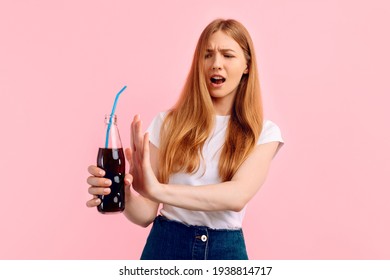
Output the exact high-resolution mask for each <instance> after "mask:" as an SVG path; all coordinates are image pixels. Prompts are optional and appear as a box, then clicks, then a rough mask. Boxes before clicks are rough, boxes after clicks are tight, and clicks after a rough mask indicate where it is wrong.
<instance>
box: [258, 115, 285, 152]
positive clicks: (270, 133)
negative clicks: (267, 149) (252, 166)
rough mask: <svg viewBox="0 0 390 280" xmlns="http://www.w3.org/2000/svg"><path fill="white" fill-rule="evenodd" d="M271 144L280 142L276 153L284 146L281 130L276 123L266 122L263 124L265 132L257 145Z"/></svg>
mask: <svg viewBox="0 0 390 280" xmlns="http://www.w3.org/2000/svg"><path fill="white" fill-rule="evenodd" d="M270 142H279V146H278V149H277V151H276V153H277V152H278V151H279V149H280V148H281V147H282V146H283V144H284V140H283V138H282V133H281V131H280V128H279V127H278V126H277V125H276V124H275V123H274V122H272V121H270V120H266V121H265V122H264V124H263V130H262V131H261V134H260V137H259V140H257V145H260V144H266V143H270ZM276 153H275V155H276Z"/></svg>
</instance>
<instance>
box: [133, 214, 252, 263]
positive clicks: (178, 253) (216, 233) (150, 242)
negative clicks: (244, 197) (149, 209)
mask: <svg viewBox="0 0 390 280" xmlns="http://www.w3.org/2000/svg"><path fill="white" fill-rule="evenodd" d="M247 259H248V255H247V252H246V246H245V240H244V235H243V232H242V229H237V230H236V229H234V230H230V229H211V228H208V227H205V226H189V225H185V224H182V223H180V222H176V221H171V220H168V219H167V218H165V217H163V216H158V217H156V219H155V220H154V222H153V227H152V229H151V231H150V234H149V236H148V239H147V241H146V245H145V247H144V250H143V252H142V255H141V260H247Z"/></svg>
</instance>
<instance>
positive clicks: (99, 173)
mask: <svg viewBox="0 0 390 280" xmlns="http://www.w3.org/2000/svg"><path fill="white" fill-rule="evenodd" d="M88 172H89V173H90V174H91V176H89V177H88V179H87V183H88V184H89V185H90V186H89V188H88V193H89V194H91V195H92V199H90V200H88V201H87V207H96V206H99V205H100V203H101V202H102V201H101V200H100V198H99V197H98V195H108V194H109V193H110V192H111V189H110V186H111V180H110V179H107V178H104V175H105V173H106V172H105V171H104V170H103V169H101V168H99V167H97V166H95V165H90V166H89V167H88ZM132 182H133V176H131V175H130V174H125V182H124V184H125V198H126V201H128V200H129V197H130V195H131V191H130V186H131V183H132Z"/></svg>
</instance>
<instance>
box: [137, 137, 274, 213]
mask: <svg viewBox="0 0 390 280" xmlns="http://www.w3.org/2000/svg"><path fill="white" fill-rule="evenodd" d="M143 142H144V143H145V144H144V145H143V151H142V158H143V159H142V168H143V174H144V186H143V188H141V189H137V191H138V192H140V193H141V194H142V195H143V196H145V197H148V198H149V199H151V200H153V201H156V202H161V203H166V204H169V205H173V206H177V207H181V208H185V209H189V210H198V211H218V210H231V211H240V210H241V209H242V208H243V207H244V206H245V205H246V204H247V203H248V201H249V200H250V199H251V198H252V197H253V196H254V195H255V194H256V192H257V191H258V190H259V188H260V187H261V185H262V184H263V183H264V181H265V179H266V176H267V173H268V170H269V167H270V164H271V160H272V158H273V157H274V155H275V152H276V150H277V147H278V145H279V142H271V143H267V144H261V145H258V146H257V147H256V148H255V149H254V151H253V152H252V153H251V155H250V156H249V157H248V158H247V159H246V160H245V162H243V164H242V165H241V167H240V168H239V169H238V171H237V172H236V174H235V175H234V177H233V178H232V180H231V181H228V182H223V183H219V184H213V185H204V186H196V187H192V186H186V185H172V184H161V183H159V182H158V181H157V179H156V177H155V176H154V174H153V172H151V168H150V161H149V160H148V159H149V157H150V152H149V145H146V143H149V136H148V134H145V136H144V140H143ZM151 147H153V145H151ZM154 148H155V147H154ZM139 152H140V151H139ZM140 153H141V152H140Z"/></svg>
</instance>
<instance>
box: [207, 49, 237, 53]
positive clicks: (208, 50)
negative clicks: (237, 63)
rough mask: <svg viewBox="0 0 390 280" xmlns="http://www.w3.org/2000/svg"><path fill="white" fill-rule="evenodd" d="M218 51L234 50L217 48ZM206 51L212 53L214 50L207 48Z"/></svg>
mask: <svg viewBox="0 0 390 280" xmlns="http://www.w3.org/2000/svg"><path fill="white" fill-rule="evenodd" d="M218 51H220V52H235V51H234V50H232V49H218ZM206 52H209V53H212V52H214V50H213V49H207V50H206Z"/></svg>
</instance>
